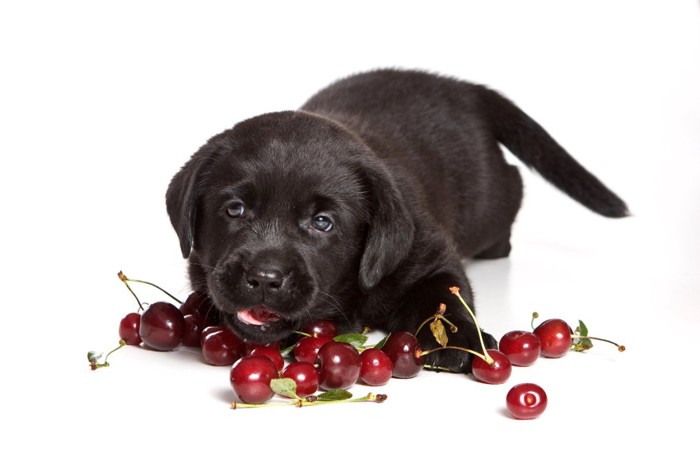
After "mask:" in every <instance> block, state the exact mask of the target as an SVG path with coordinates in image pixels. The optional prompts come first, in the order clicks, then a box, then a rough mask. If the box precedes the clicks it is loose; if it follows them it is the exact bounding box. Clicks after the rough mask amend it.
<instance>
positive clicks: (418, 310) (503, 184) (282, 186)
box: [166, 70, 627, 371]
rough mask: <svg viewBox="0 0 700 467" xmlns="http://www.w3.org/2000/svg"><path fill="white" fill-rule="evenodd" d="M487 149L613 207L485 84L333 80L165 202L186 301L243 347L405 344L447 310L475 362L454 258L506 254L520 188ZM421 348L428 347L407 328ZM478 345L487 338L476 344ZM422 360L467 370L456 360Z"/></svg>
mask: <svg viewBox="0 0 700 467" xmlns="http://www.w3.org/2000/svg"><path fill="white" fill-rule="evenodd" d="M499 144H503V145H505V146H506V147H507V148H508V149H509V150H510V151H511V152H513V153H514V154H515V155H516V156H517V157H519V158H520V159H521V160H522V161H523V162H524V163H525V164H526V165H528V166H530V167H533V168H534V169H535V170H537V171H538V172H539V173H540V174H541V175H542V176H543V177H544V178H545V179H547V180H549V181H550V182H551V183H553V184H554V185H555V186H557V187H558V188H560V189H561V190H563V191H564V192H565V193H567V194H568V195H569V196H571V197H572V198H573V199H575V200H577V201H579V202H580V203H582V204H584V205H585V206H587V207H588V208H590V209H592V210H593V211H595V212H597V213H600V214H602V215H604V216H609V217H622V216H625V215H627V208H626V206H625V203H624V202H623V201H622V200H621V199H620V198H618V197H617V196H616V195H615V194H614V193H612V192H611V191H610V190H608V189H607V188H606V187H605V186H604V185H603V184H602V183H601V182H599V181H598V180H597V179H596V178H595V177H594V176H593V175H592V174H590V173H589V172H588V171H586V169H584V168H583V167H582V166H581V165H579V164H578V163H577V162H576V161H575V160H574V159H573V158H572V157H571V156H570V155H569V154H567V152H566V151H565V150H564V149H563V148H562V147H561V146H559V144H557V143H556V142H555V141H554V140H553V139H552V138H551V137H550V136H549V135H548V134H547V133H546V131H545V130H544V129H543V128H542V127H540V126H539V125H538V124H537V123H536V122H535V121H533V120H532V119H531V118H529V117H528V116H527V115H526V114H525V113H523V112H522V111H521V110H520V109H518V108H517V107H516V106H515V105H513V104H512V103H511V102H510V101H508V100H507V99H505V98H504V97H502V96H501V95H499V94H498V93H496V92H494V91H492V90H489V89H487V88H486V87H483V86H479V85H474V84H470V83H466V82H462V81H458V80H454V79H450V78H446V77H439V76H435V75H432V74H428V73H423V72H417V71H398V70H379V71H374V72H369V73H364V74H359V75H355V76H352V77H349V78H346V79H343V80H341V81H338V82H336V83H335V84H333V85H331V86H330V87H328V88H326V89H324V90H322V91H321V92H319V93H318V94H316V95H315V96H314V97H312V98H311V99H310V100H309V101H308V102H307V103H306V104H305V105H304V106H303V107H302V108H301V110H299V111H288V112H279V113H270V114H265V115H260V116H258V117H254V118H252V119H249V120H246V121H243V122H241V123H239V124H237V125H236V126H234V127H233V128H232V129H230V130H227V131H224V132H223V133H221V134H219V135H217V136H214V137H213V138H211V139H210V140H209V141H208V142H207V143H206V144H205V145H204V146H203V147H202V148H201V149H200V150H199V151H198V152H197V153H196V154H194V156H193V157H192V158H191V159H190V160H189V161H188V162H187V163H186V164H185V165H184V167H183V168H182V170H181V171H180V172H179V173H177V174H176V175H175V177H174V178H173V180H172V182H171V183H170V186H169V188H168V192H167V196H166V201H167V208H168V213H169V215H170V218H171V221H172V224H173V226H174V228H175V230H176V232H177V234H178V236H179V239H180V245H181V248H182V254H183V255H184V257H185V258H189V273H190V279H191V284H192V287H193V289H195V290H202V291H205V292H207V293H208V294H209V295H210V296H211V298H212V299H213V302H214V304H215V305H216V307H217V308H218V309H219V310H220V316H221V319H222V320H223V322H224V323H225V324H226V325H228V326H230V327H231V328H232V329H233V330H234V331H235V332H236V333H237V334H238V335H239V336H241V337H243V338H244V339H246V340H249V341H253V342H269V341H275V340H281V339H284V338H286V337H288V336H289V335H290V333H291V332H292V331H294V330H296V329H299V328H300V327H302V326H303V325H305V324H307V323H309V322H311V321H314V320H316V319H319V318H332V319H334V320H336V321H337V322H338V323H339V325H340V326H341V329H342V330H344V331H349V330H352V329H354V330H359V329H361V327H362V326H369V327H370V328H377V329H383V330H385V331H387V332H392V331H398V330H407V331H410V332H415V331H416V328H417V327H418V325H419V324H420V323H421V322H422V321H423V320H425V319H426V318H428V317H430V316H431V315H433V314H434V313H435V311H436V310H437V309H438V306H439V305H440V304H441V303H444V304H446V305H447V312H446V317H447V318H449V319H450V320H451V321H452V322H453V323H454V324H456V325H457V327H458V328H459V330H458V332H457V333H456V334H449V339H450V344H452V345H459V346H463V347H468V348H472V349H475V350H480V349H481V347H480V343H479V338H478V334H477V330H476V328H475V326H474V323H473V321H472V319H471V318H470V316H469V314H468V313H467V312H466V310H465V309H464V308H463V306H462V305H461V304H460V302H459V301H458V300H457V298H456V297H455V296H454V295H452V293H451V292H450V290H449V289H450V287H452V286H458V287H460V289H461V294H462V296H463V297H464V298H465V299H466V301H467V302H468V303H469V304H470V305H471V306H473V303H472V293H471V289H470V286H469V282H468V280H467V277H466V275H465V272H464V270H463V264H462V262H461V259H462V258H466V257H475V258H501V257H505V256H507V255H508V254H509V252H510V247H511V246H510V234H511V225H512V224H513V221H514V219H515V216H516V213H517V212H518V209H519V208H520V204H521V199H522V180H521V177H520V175H519V173H518V170H517V168H515V167H513V166H511V165H509V164H508V163H506V161H505V159H504V157H503V154H502V152H501V149H500V147H499ZM418 337H419V340H420V341H421V344H422V346H423V347H424V348H432V347H435V346H436V345H437V344H436V342H435V339H434V337H433V336H432V335H431V333H430V331H429V330H428V329H427V327H426V329H425V330H423V331H421V333H420V334H419V336H418ZM485 340H486V344H487V346H489V347H490V348H495V346H496V341H495V340H494V339H493V337H492V336H490V335H488V334H486V335H485ZM428 363H431V364H433V365H439V366H442V367H447V368H450V369H451V370H454V371H469V368H470V357H469V354H467V353H464V352H459V351H441V352H434V353H432V354H430V356H429V359H428Z"/></svg>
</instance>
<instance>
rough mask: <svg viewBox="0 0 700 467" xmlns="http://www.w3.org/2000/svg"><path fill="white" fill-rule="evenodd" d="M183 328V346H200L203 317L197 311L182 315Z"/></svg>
mask: <svg viewBox="0 0 700 467" xmlns="http://www.w3.org/2000/svg"><path fill="white" fill-rule="evenodd" d="M183 318H184V319H185V329H184V331H183V333H182V345H184V346H185V347H201V345H202V343H201V339H202V329H203V328H204V318H202V316H201V315H200V314H199V313H193V314H190V315H185V316H183Z"/></svg>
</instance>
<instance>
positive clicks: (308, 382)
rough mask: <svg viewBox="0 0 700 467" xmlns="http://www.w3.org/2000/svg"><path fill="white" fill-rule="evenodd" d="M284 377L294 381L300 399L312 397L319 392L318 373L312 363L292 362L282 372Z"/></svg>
mask: <svg viewBox="0 0 700 467" xmlns="http://www.w3.org/2000/svg"><path fill="white" fill-rule="evenodd" d="M282 377H283V378H291V379H293V380H294V382H295V383H296V384H297V391H296V392H297V396H299V397H306V396H310V395H311V394H313V393H315V392H316V391H318V371H316V367H315V366H313V365H312V364H311V363H306V362H292V363H290V364H289V365H287V367H286V368H285V369H284V371H282Z"/></svg>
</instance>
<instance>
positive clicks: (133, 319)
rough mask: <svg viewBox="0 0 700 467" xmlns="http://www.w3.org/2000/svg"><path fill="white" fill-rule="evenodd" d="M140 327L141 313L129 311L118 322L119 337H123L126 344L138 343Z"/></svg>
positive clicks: (139, 340)
mask: <svg viewBox="0 0 700 467" xmlns="http://www.w3.org/2000/svg"><path fill="white" fill-rule="evenodd" d="M140 327H141V315H140V314H138V313H136V312H134V313H129V314H128V315H126V316H125V317H123V318H122V320H121V321H120V322H119V338H120V339H123V340H124V342H126V343H127V345H139V344H140V343H141V335H140V334H139V328H140Z"/></svg>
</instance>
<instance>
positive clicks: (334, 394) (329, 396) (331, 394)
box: [318, 389, 352, 401]
mask: <svg viewBox="0 0 700 467" xmlns="http://www.w3.org/2000/svg"><path fill="white" fill-rule="evenodd" d="M351 397H352V394H350V393H349V392H348V391H346V390H345V389H331V390H330V391H326V392H322V393H321V394H319V395H318V400H320V401H344V400H346V399H350V398H351Z"/></svg>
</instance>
